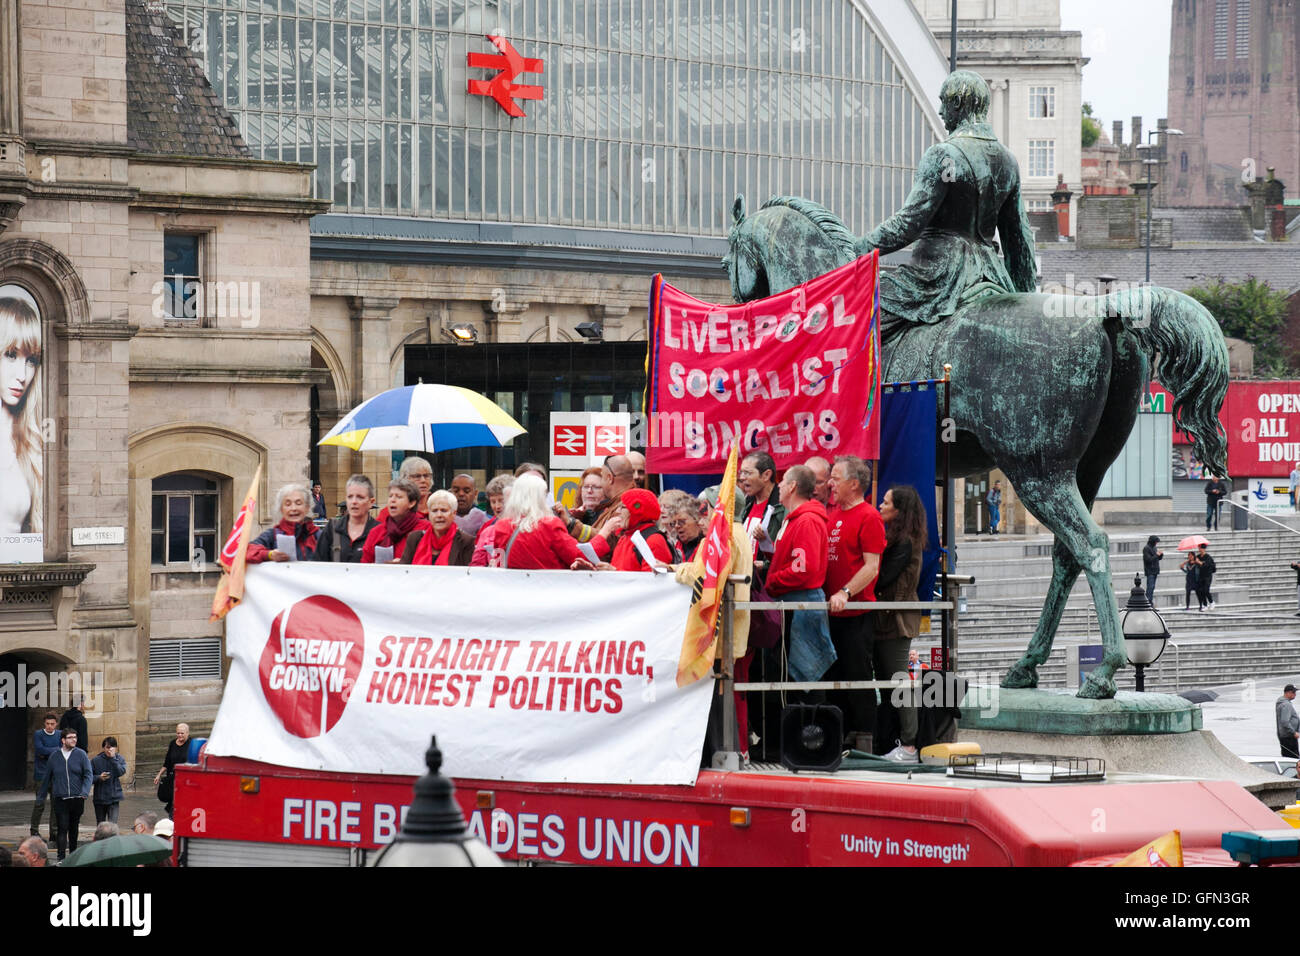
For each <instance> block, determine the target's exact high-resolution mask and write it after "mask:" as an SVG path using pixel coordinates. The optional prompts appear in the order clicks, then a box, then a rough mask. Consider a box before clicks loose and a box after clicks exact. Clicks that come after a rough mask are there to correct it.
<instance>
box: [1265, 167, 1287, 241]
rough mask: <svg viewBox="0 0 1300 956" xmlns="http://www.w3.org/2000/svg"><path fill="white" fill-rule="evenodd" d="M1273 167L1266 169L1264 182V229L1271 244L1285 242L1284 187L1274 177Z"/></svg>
mask: <svg viewBox="0 0 1300 956" xmlns="http://www.w3.org/2000/svg"><path fill="white" fill-rule="evenodd" d="M1275 173H1276V170H1275V169H1274V167H1272V166H1270V167H1268V176H1267V178H1265V180H1264V219H1265V225H1264V228H1265V230H1266V233H1267V235H1268V238H1269V240H1270V241H1271V242H1284V241H1285V240H1286V210H1285V209H1284V208H1283V206H1284V204H1285V202H1286V186H1285V184H1284V183H1283V182H1282V180H1280V179H1278V178H1277V176H1276V175H1275Z"/></svg>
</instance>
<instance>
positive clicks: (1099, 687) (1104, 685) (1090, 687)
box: [1075, 671, 1119, 700]
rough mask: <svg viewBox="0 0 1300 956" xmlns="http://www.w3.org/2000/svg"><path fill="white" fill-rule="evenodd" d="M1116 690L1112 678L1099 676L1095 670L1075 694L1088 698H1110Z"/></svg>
mask: <svg viewBox="0 0 1300 956" xmlns="http://www.w3.org/2000/svg"><path fill="white" fill-rule="evenodd" d="M1118 690H1119V688H1118V687H1116V686H1115V681H1114V679H1113V678H1110V677H1100V676H1098V672H1097V671H1093V672H1092V673H1091V674H1089V675H1088V679H1087V680H1085V681H1084V682H1083V686H1082V687H1080V688H1079V693H1078V694H1077V695H1075V696H1077V697H1084V698H1086V699H1088V700H1111V699H1112V698H1113V697H1114V696H1115V694H1116V692H1117V691H1118Z"/></svg>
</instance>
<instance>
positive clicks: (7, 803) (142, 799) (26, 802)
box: [0, 786, 167, 863]
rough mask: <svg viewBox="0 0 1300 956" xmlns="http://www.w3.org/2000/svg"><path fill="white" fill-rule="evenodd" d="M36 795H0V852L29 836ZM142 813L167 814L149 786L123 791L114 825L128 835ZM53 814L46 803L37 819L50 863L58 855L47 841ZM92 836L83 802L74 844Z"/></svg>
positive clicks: (89, 809) (90, 812)
mask: <svg viewBox="0 0 1300 956" xmlns="http://www.w3.org/2000/svg"><path fill="white" fill-rule="evenodd" d="M35 799H36V795H35V793H32V792H24V791H20V790H7V791H5V792H3V793H0V852H13V851H14V850H17V849H18V844H20V843H22V842H23V840H25V839H27V837H28V836H29V835H30V834H31V825H32V804H33V802H35ZM146 810H153V811H154V812H156V813H157V814H158V816H159V818H162V817H165V816H166V815H167V813H166V811H165V810H164V809H163V805H162V804H161V803H159V802H158V797H157V794H156V792H155V790H154V788H153V787H152V786H151V787H149V789H148V790H127V791H125V793H124V794H123V798H122V802H121V804H120V805H119V806H118V813H117V823H118V828H119V829H120V830H121V831H122V832H123V833H129V832H130V830H131V828H132V827H133V826H134V825H135V818H136V817H137V816H138V815H139V814H141V813H143V812H144V811H146ZM52 816H53V814H52V812H51V810H50V802H49V800H46V802H45V814H44V815H43V816H42V817H41V839H43V840H47V841H49V843H50V863H54V862H55V860H56V859H57V856H58V854H57V853H56V851H55V846H54V842H53V841H52V840H49V837H50V823H51V818H52ZM94 835H95V810H94V807H93V806H92V805H91V803H90V801H89V800H87V801H86V812H85V813H84V814H83V815H82V817H81V827H80V829H79V831H78V836H77V845H78V846H81V844H82V843H89V842H90V838H91V837H93V836H94Z"/></svg>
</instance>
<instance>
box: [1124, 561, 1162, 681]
mask: <svg viewBox="0 0 1300 956" xmlns="http://www.w3.org/2000/svg"><path fill="white" fill-rule="evenodd" d="M1120 629H1121V630H1122V631H1123V632H1124V646H1125V649H1126V650H1127V651H1128V662H1129V663H1130V664H1132V665H1133V666H1134V667H1136V668H1137V689H1138V693H1141V692H1142V691H1144V690H1146V683H1145V682H1144V681H1143V679H1142V669H1143V668H1144V667H1150V666H1151V665H1152V664H1154V663H1155V662H1156V661H1158V660H1159V659H1160V655H1161V654H1163V653H1164V652H1165V642H1166V641H1167V640H1169V628H1167V627H1165V619H1164V618H1162V617H1161V616H1160V612H1159V611H1157V610H1156V609H1155V608H1153V607H1152V606H1151V602H1150V601H1148V600H1147V593H1146V591H1145V590H1144V589H1143V587H1142V578H1141V577H1140V576H1139V575H1136V574H1135V575H1133V590H1132V591H1130V592H1129V595H1128V604H1127V605H1125V607H1124V616H1123V618H1121V619H1120Z"/></svg>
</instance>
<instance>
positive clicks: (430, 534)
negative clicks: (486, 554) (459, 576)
mask: <svg viewBox="0 0 1300 956" xmlns="http://www.w3.org/2000/svg"><path fill="white" fill-rule="evenodd" d="M456 506H457V501H456V496H455V495H453V494H452V493H451V492H450V491H435V492H434V493H433V494H431V495H429V524H430V525H431V526H432V527H431V528H430V529H429V531H427V532H425V534H424V537H422V538H421V539H420V543H419V545H417V546H416V549H415V557H414V558H412V559H411V563H412V564H432V565H437V566H439V567H449V566H450V567H457V568H467V567H469V562H470V559H472V558H473V557H474V539H473V538H471V537H470V536H469V535H467V534H466V533H465V532H464V531H461V530H460V528H458V527H457V526H456Z"/></svg>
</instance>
